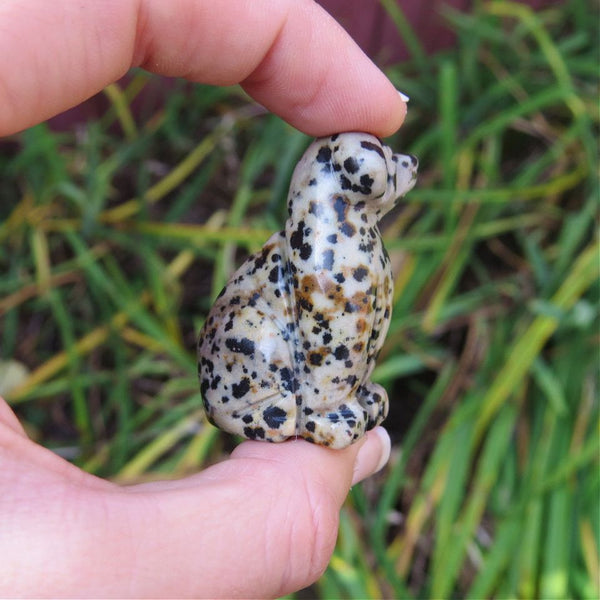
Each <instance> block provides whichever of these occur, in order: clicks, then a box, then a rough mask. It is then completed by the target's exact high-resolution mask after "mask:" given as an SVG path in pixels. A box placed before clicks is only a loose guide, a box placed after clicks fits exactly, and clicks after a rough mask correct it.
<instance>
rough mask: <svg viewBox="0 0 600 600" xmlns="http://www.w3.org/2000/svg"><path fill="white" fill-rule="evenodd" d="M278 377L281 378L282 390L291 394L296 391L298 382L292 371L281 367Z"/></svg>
mask: <svg viewBox="0 0 600 600" xmlns="http://www.w3.org/2000/svg"><path fill="white" fill-rule="evenodd" d="M279 376H280V377H281V385H282V386H283V389H284V390H286V391H288V392H290V393H292V394H293V393H294V392H295V391H296V390H297V389H298V380H297V379H296V378H295V377H294V372H293V371H292V369H290V368H289V367H283V368H282V369H281V370H280V371H279Z"/></svg>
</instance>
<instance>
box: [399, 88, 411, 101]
mask: <svg viewBox="0 0 600 600" xmlns="http://www.w3.org/2000/svg"><path fill="white" fill-rule="evenodd" d="M396 91H397V92H398V95H399V96H400V99H401V100H402V102H408V101H409V100H410V98H409V97H408V96H407V95H406V94H403V93H402V92H401V91H400V90H396Z"/></svg>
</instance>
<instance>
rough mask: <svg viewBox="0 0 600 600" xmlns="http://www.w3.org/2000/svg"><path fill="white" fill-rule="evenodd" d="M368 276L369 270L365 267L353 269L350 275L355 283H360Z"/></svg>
mask: <svg viewBox="0 0 600 600" xmlns="http://www.w3.org/2000/svg"><path fill="white" fill-rule="evenodd" d="M368 274H369V270H368V269H367V268H366V267H357V268H356V269H354V273H352V277H354V279H356V281H362V280H363V279H364V278H365V277H366V276H367V275H368Z"/></svg>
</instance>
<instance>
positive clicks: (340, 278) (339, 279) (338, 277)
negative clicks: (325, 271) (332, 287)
mask: <svg viewBox="0 0 600 600" xmlns="http://www.w3.org/2000/svg"><path fill="white" fill-rule="evenodd" d="M334 279H335V280H336V281H337V282H338V283H344V281H346V278H345V277H344V275H343V274H342V273H336V274H335V276H334Z"/></svg>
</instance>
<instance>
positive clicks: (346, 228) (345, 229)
mask: <svg viewBox="0 0 600 600" xmlns="http://www.w3.org/2000/svg"><path fill="white" fill-rule="evenodd" d="M340 231H341V232H342V233H343V234H344V235H345V236H347V237H352V236H353V235H354V234H355V233H356V227H354V225H352V223H348V222H346V223H342V226H341V227H340Z"/></svg>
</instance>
